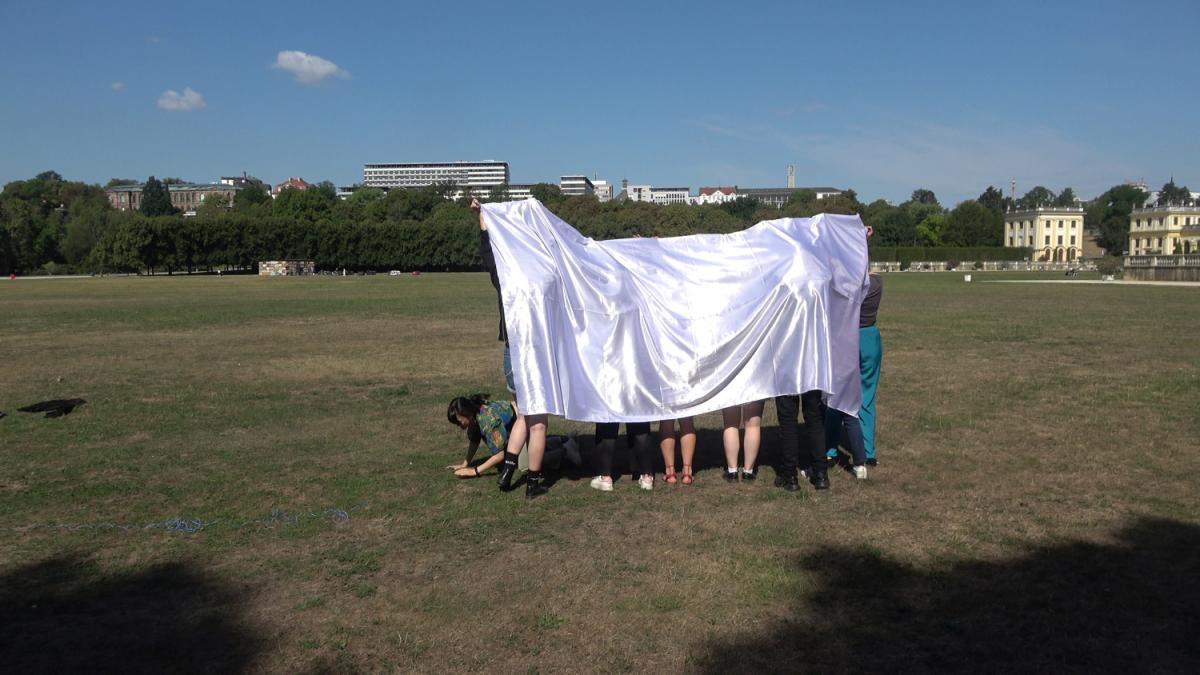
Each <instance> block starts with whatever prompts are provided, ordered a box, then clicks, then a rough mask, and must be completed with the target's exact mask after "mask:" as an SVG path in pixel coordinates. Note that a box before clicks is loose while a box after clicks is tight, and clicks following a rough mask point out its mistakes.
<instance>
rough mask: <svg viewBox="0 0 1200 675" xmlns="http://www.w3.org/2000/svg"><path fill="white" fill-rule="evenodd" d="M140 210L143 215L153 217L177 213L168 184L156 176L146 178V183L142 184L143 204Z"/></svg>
mask: <svg viewBox="0 0 1200 675" xmlns="http://www.w3.org/2000/svg"><path fill="white" fill-rule="evenodd" d="M138 210H139V211H141V213H142V215H144V216H150V217H151V218H153V217H155V216H169V215H172V214H174V213H176V209H175V207H174V206H172V205H171V195H170V193H169V192H168V191H167V186H166V185H165V184H163V183H162V182H161V181H159V180H158V179H157V178H155V177H154V176H150V178H148V179H146V184H145V185H143V186H142V205H141V207H140V208H139V209H138Z"/></svg>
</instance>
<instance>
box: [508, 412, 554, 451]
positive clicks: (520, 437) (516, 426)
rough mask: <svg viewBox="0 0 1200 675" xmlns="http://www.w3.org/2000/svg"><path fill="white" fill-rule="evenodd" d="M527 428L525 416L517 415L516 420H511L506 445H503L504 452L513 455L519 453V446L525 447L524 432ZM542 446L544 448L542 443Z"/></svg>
mask: <svg viewBox="0 0 1200 675" xmlns="http://www.w3.org/2000/svg"><path fill="white" fill-rule="evenodd" d="M528 430H529V429H528V425H527V424H526V422H525V416H524V415H517V419H516V421H514V422H513V425H512V429H511V430H510V431H509V432H508V445H506V446H505V447H504V452H505V453H507V454H510V455H514V456H516V455H519V454H521V448H524V447H525V439H526V433H527V432H528ZM544 432H545V430H543V434H544ZM543 437H544V436H543ZM542 447H543V448H544V447H545V446H544V445H543V446H542Z"/></svg>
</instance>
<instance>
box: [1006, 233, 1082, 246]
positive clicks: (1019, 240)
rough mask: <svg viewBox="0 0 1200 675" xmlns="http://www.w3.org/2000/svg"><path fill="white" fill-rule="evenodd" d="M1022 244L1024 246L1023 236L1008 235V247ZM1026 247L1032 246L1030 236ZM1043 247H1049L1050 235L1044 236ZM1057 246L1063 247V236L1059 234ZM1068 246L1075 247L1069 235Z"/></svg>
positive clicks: (1072, 236)
mask: <svg viewBox="0 0 1200 675" xmlns="http://www.w3.org/2000/svg"><path fill="white" fill-rule="evenodd" d="M1023 244H1025V236H1024V235H1017V236H1015V237H1014V236H1013V235H1011V234H1010V235H1008V245H1009V246H1021V245H1023ZM1027 245H1028V246H1032V245H1033V237H1032V236H1030V237H1029V243H1028V244H1027ZM1045 245H1046V246H1049V245H1050V235H1046V243H1045ZM1058 245H1059V246H1062V245H1063V236H1062V235H1061V234H1060V235H1058ZM1069 245H1070V246H1074V245H1075V235H1071V242H1070V244H1069Z"/></svg>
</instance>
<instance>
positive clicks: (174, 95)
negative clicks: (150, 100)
mask: <svg viewBox="0 0 1200 675" xmlns="http://www.w3.org/2000/svg"><path fill="white" fill-rule="evenodd" d="M206 105H208V104H206V103H205V102H204V97H203V96H201V95H200V92H198V91H196V90H195V89H192V88H191V87H184V88H183V93H182V94H180V93H179V92H177V91H175V90H174V89H168V90H166V91H164V92H163V93H162V96H159V97H158V107H160V108H162V109H163V110H171V111H175V112H188V111H189V110H199V109H201V108H203V107H204V106H206Z"/></svg>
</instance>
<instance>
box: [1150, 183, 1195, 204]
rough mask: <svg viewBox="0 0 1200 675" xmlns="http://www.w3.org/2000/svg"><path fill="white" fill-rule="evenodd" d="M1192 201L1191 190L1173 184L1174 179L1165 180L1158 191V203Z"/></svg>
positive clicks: (1184, 202) (1185, 202)
mask: <svg viewBox="0 0 1200 675" xmlns="http://www.w3.org/2000/svg"><path fill="white" fill-rule="evenodd" d="M1191 201H1192V191H1191V190H1189V189H1187V188H1186V187H1181V186H1178V185H1176V184H1175V179H1174V178H1172V179H1171V180H1169V181H1167V182H1166V183H1165V184H1163V186H1162V188H1160V189H1159V191H1158V205H1159V206H1166V205H1168V204H1177V205H1178V204H1187V203H1191Z"/></svg>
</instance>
